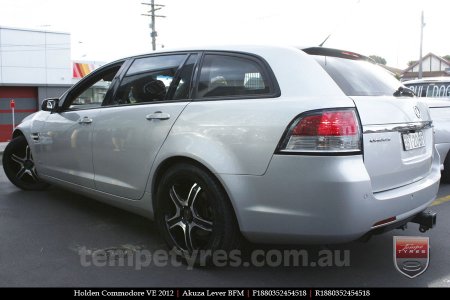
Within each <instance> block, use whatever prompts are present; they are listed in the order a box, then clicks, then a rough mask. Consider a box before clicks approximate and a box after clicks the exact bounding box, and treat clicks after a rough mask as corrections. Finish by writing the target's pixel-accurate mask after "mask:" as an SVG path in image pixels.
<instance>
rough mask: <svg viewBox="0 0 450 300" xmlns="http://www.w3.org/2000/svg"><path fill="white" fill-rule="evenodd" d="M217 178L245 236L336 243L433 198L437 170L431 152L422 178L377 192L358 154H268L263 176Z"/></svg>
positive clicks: (419, 207)
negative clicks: (267, 162) (426, 173)
mask: <svg viewBox="0 0 450 300" xmlns="http://www.w3.org/2000/svg"><path fill="white" fill-rule="evenodd" d="M219 176H220V178H221V180H222V181H223V184H224V186H225V188H226V189H227V192H228V194H229V195H230V198H231V201H232V204H233V206H234V208H235V211H236V216H237V219H238V222H239V225H240V228H241V231H242V233H243V234H244V236H245V237H246V238H248V239H249V240H251V241H254V242H271V243H273V242H275V243H277V242H278V243H339V242H347V241H351V240H355V239H358V238H360V237H361V236H363V235H364V234H366V233H367V232H369V231H371V230H373V229H374V228H376V227H377V226H375V224H376V223H377V222H380V221H382V220H385V219H388V218H391V217H395V221H397V222H398V221H400V220H403V219H406V218H408V217H410V216H413V215H415V214H417V213H419V212H421V211H423V210H424V209H425V208H426V207H427V206H428V205H429V204H430V203H431V202H432V201H433V200H434V199H435V197H436V194H437V191H438V188H439V179H440V169H439V157H438V155H435V156H434V160H433V167H432V170H431V172H430V173H429V174H428V176H427V177H425V178H422V179H421V180H419V181H416V182H414V183H412V184H409V185H406V186H403V187H399V188H395V189H392V190H388V191H383V192H378V193H372V187H371V182H370V177H369V174H368V173H367V171H366V168H365V166H364V163H363V157H362V156H361V155H354V156H296V155H274V157H273V159H272V161H271V163H270V165H269V168H268V170H267V172H266V173H265V174H264V175H263V176H246V175H223V174H220V175H219ZM384 225H388V224H384Z"/></svg>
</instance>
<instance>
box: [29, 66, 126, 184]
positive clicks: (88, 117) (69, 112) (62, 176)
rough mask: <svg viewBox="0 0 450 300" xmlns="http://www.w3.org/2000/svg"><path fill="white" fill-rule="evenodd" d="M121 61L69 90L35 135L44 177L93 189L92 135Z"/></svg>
mask: <svg viewBox="0 0 450 300" xmlns="http://www.w3.org/2000/svg"><path fill="white" fill-rule="evenodd" d="M122 63H123V62H119V63H116V64H113V65H110V66H107V67H105V68H102V69H99V70H97V71H95V72H94V73H92V74H90V75H89V76H88V77H86V78H84V79H83V80H82V81H80V82H79V83H78V84H77V85H75V86H74V87H73V88H72V89H70V90H69V91H68V92H67V93H66V94H65V95H63V97H62V98H61V99H60V101H59V108H58V109H57V111H55V112H52V113H51V114H50V115H49V116H48V118H47V120H46V123H45V125H44V127H43V129H42V131H41V132H39V133H38V134H37V135H35V142H37V145H38V147H36V148H37V151H38V152H39V154H40V155H39V156H40V162H39V163H40V165H41V168H40V172H41V174H42V175H44V176H49V177H52V178H54V179H59V180H62V181H66V182H70V183H73V184H76V185H80V186H83V187H88V188H94V187H95V186H94V168H93V164H92V134H93V128H94V126H95V122H96V119H97V118H98V117H99V115H100V114H101V109H100V108H101V105H102V103H103V101H105V100H106V99H108V97H110V95H111V94H112V86H114V84H113V82H114V80H115V76H116V74H118V71H119V69H120V67H121V65H122Z"/></svg>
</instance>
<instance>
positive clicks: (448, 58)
mask: <svg viewBox="0 0 450 300" xmlns="http://www.w3.org/2000/svg"><path fill="white" fill-rule="evenodd" d="M442 58H443V59H445V60H448V61H450V55H448V54H447V55H444V56H442Z"/></svg>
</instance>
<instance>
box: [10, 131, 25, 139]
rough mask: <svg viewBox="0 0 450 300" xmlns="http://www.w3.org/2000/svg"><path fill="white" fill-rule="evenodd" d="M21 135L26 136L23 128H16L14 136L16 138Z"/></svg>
mask: <svg viewBox="0 0 450 300" xmlns="http://www.w3.org/2000/svg"><path fill="white" fill-rule="evenodd" d="M21 135H23V136H25V134H24V133H23V132H22V130H20V129H15V130H14V132H13V135H12V138H13V139H15V138H16V137H18V136H21ZM25 138H26V137H25Z"/></svg>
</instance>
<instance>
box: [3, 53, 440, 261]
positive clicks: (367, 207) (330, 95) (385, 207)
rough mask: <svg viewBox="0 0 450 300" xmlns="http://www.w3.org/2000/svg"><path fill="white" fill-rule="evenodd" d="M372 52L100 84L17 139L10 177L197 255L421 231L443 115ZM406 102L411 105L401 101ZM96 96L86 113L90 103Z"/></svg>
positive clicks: (89, 84) (148, 59)
mask: <svg viewBox="0 0 450 300" xmlns="http://www.w3.org/2000/svg"><path fill="white" fill-rule="evenodd" d="M400 85H401V84H400V83H399V82H398V81H397V80H396V79H395V78H392V77H391V76H390V75H388V74H386V73H385V72H384V70H381V69H380V68H379V67H378V66H376V65H374V64H372V63H371V62H370V61H369V60H368V59H367V58H366V57H365V56H362V55H359V54H356V53H353V52H348V51H341V50H335V49H327V48H320V47H319V48H306V49H302V50H300V49H297V48H290V47H278V46H276V47H275V46H273V47H272V46H236V47H220V48H214V47H212V48H207V49H191V50H190V49H186V50H184V51H174V52H155V53H152V54H148V55H142V56H136V57H130V58H126V59H122V60H118V61H115V62H113V63H110V64H108V65H105V66H103V67H101V68H100V69H98V70H96V71H95V72H93V73H91V74H90V75H88V76H87V77H85V78H84V79H83V80H81V81H80V82H79V83H77V84H76V85H75V86H73V87H72V88H71V89H69V90H68V91H67V92H66V93H65V94H64V95H62V96H61V97H60V98H59V99H47V100H45V101H44V102H43V104H42V111H40V112H37V113H35V114H34V115H31V116H29V117H28V118H26V119H25V120H24V121H23V122H22V124H20V125H19V126H18V127H17V129H16V130H15V131H14V135H13V140H12V141H11V143H10V144H9V145H8V146H7V148H6V150H5V152H4V156H3V166H4V169H5V173H6V175H7V176H8V178H9V179H10V180H11V182H12V183H13V184H15V185H16V186H18V187H19V188H22V189H25V190H38V189H44V188H46V187H47V186H48V185H49V184H54V185H58V186H61V187H65V188H68V189H71V190H73V191H76V192H79V193H82V194H84V195H87V196H89V197H92V198H95V199H98V200H101V201H104V202H107V203H110V204H113V205H116V206H118V207H122V208H125V209H128V210H130V211H134V212H136V213H139V214H142V215H144V216H147V217H149V218H154V219H155V221H156V225H157V226H158V228H159V230H160V232H161V233H162V235H163V236H164V238H165V240H166V242H167V244H168V245H169V246H170V247H175V248H176V249H178V250H179V251H181V252H183V253H190V252H192V251H193V250H197V249H202V250H203V249H205V250H216V249H231V248H233V247H235V245H236V241H237V240H238V239H239V237H240V234H241V233H242V234H243V235H244V236H245V237H246V238H247V239H249V240H251V241H254V242H264V243H270V242H276V243H283V242H286V243H294V242H298V243H339V242H346V241H352V240H355V239H359V238H362V237H367V236H370V235H371V234H374V233H379V232H383V231H386V230H389V229H393V228H397V227H400V226H402V225H404V224H406V223H407V222H410V221H413V222H416V223H419V224H421V229H422V231H425V230H427V229H429V228H431V227H433V224H434V223H435V214H424V213H423V211H424V210H425V209H426V208H427V207H428V205H429V204H430V203H431V202H432V201H433V200H434V199H435V196H436V194H437V191H438V188H439V179H440V172H439V157H438V155H437V152H436V149H435V147H434V141H433V129H432V121H431V118H430V114H429V110H428V108H427V106H426V105H425V104H423V103H422V102H420V101H419V99H413V100H412V99H411V98H409V97H404V96H403V95H402V91H399V90H398V88H399V86H400ZM394 94H395V95H397V97H395V96H393V95H394ZM80 99H82V100H83V101H80Z"/></svg>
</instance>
